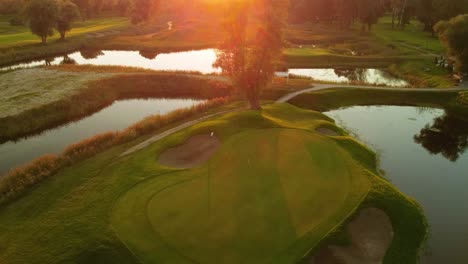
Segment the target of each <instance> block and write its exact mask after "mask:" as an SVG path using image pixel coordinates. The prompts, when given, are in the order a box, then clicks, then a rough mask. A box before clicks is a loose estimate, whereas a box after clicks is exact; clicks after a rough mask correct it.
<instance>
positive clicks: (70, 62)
mask: <svg viewBox="0 0 468 264" xmlns="http://www.w3.org/2000/svg"><path fill="white" fill-rule="evenodd" d="M60 64H62V65H73V64H76V61H75V60H74V59H72V58H70V57H68V55H65V56H63V59H62V62H60Z"/></svg>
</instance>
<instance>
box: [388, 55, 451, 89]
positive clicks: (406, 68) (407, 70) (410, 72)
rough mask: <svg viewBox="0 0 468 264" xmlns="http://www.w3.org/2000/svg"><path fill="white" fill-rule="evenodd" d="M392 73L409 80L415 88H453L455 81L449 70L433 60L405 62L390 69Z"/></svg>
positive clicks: (423, 59) (424, 59)
mask: <svg viewBox="0 0 468 264" xmlns="http://www.w3.org/2000/svg"><path fill="white" fill-rule="evenodd" d="M388 70H389V72H390V73H392V74H393V75H395V76H398V77H400V78H402V79H405V80H407V81H408V82H409V83H411V85H412V86H414V87H431V88H452V87H454V86H455V80H454V79H452V74H451V73H450V71H449V70H447V69H444V68H441V67H438V66H437V65H435V64H434V63H433V59H431V58H421V59H420V60H412V61H403V62H402V63H399V64H393V65H390V67H388Z"/></svg>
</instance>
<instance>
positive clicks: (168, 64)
mask: <svg viewBox="0 0 468 264" xmlns="http://www.w3.org/2000/svg"><path fill="white" fill-rule="evenodd" d="M216 52H217V50H216V49H204V50H191V51H182V52H170V53H158V52H151V51H122V50H103V51H101V50H81V51H76V52H73V53H69V54H67V55H63V56H57V57H51V58H45V59H42V60H38V61H31V62H26V63H17V64H14V65H11V66H7V67H3V68H0V71H1V70H14V69H19V68H26V67H36V66H42V65H60V64H77V65H86V64H90V65H98V66H104V65H111V66H126V67H139V68H143V69H148V70H158V71H198V72H201V73H204V74H209V73H219V72H220V71H221V70H220V69H219V68H215V67H213V63H214V62H215V61H216ZM288 74H289V75H296V76H303V77H310V78H312V79H314V80H316V81H328V82H337V83H350V82H358V83H364V84H376V85H387V86H395V87H397V86H398V87H404V86H408V85H409V84H408V82H406V81H405V80H401V79H398V78H396V77H393V76H392V75H391V74H389V73H388V72H386V71H384V70H381V69H365V68H364V69H359V68H357V69H334V68H328V69H289V70H288V71H287V72H284V73H277V75H278V76H280V77H287V76H288Z"/></svg>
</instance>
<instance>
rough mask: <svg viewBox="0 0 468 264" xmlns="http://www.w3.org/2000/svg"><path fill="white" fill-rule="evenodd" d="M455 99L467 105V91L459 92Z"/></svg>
mask: <svg viewBox="0 0 468 264" xmlns="http://www.w3.org/2000/svg"><path fill="white" fill-rule="evenodd" d="M457 101H458V102H459V103H460V104H462V105H468V92H459V93H458V97H457Z"/></svg>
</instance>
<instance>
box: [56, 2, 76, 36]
mask: <svg viewBox="0 0 468 264" xmlns="http://www.w3.org/2000/svg"><path fill="white" fill-rule="evenodd" d="M58 4H59V15H58V17H57V22H56V23H57V31H58V32H59V33H60V37H61V39H65V33H66V32H68V31H70V30H71V24H72V22H73V21H74V20H76V19H78V18H79V17H80V12H79V9H78V7H77V6H76V5H75V4H74V3H73V2H71V1H69V0H60V1H59V2H58Z"/></svg>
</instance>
